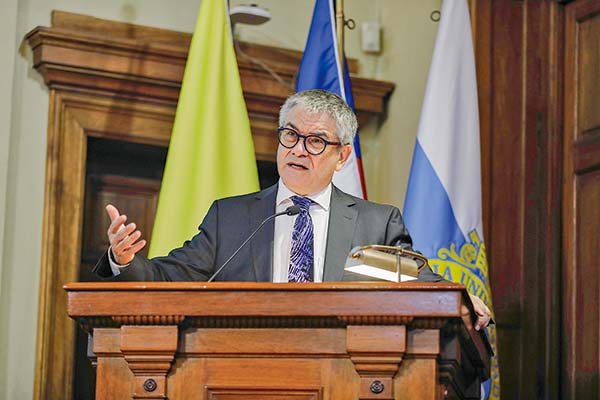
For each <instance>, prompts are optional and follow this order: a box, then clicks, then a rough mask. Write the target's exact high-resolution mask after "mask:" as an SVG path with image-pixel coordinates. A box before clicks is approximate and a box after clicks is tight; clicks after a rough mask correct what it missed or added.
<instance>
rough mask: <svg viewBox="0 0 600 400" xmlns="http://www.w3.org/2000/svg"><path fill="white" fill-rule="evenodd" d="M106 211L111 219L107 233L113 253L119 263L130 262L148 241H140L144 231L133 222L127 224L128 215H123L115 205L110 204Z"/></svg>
mask: <svg viewBox="0 0 600 400" xmlns="http://www.w3.org/2000/svg"><path fill="white" fill-rule="evenodd" d="M106 212H107V213H108V216H109V217H110V221H111V222H110V226H109V227H108V232H107V234H108V241H109V242H110V246H111V250H112V255H113V257H114V259H115V261H116V263H117V264H119V265H126V264H129V263H130V262H131V261H132V260H133V257H134V256H135V253H137V252H138V251H140V250H141V249H143V248H144V246H145V245H146V241H145V240H140V241H139V242H138V239H139V238H140V237H141V236H142V233H141V232H140V231H138V230H136V229H135V228H136V226H135V223H133V222H132V223H130V224H127V225H125V222H126V221H127V216H126V215H121V214H120V213H119V210H117V208H116V207H115V206H113V205H112V204H108V205H107V206H106Z"/></svg>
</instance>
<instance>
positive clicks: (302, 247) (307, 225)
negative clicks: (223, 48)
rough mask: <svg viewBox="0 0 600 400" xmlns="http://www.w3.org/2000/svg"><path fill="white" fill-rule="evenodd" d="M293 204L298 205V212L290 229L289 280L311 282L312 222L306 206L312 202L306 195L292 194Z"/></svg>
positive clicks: (312, 255) (312, 253) (312, 258)
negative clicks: (291, 229) (292, 228)
mask: <svg viewBox="0 0 600 400" xmlns="http://www.w3.org/2000/svg"><path fill="white" fill-rule="evenodd" d="M292 201H293V202H294V205H295V206H298V207H300V209H301V211H300V214H298V216H297V217H296V221H295V222H294V230H293V231H292V250H291V252H290V268H289V270H288V281H289V282H312V280H313V265H314V252H313V242H314V234H313V223H312V219H311V218H310V214H309V213H308V208H309V207H310V205H311V203H312V202H313V201H312V200H311V199H309V198H307V197H300V196H293V197H292Z"/></svg>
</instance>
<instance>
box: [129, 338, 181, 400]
mask: <svg viewBox="0 0 600 400" xmlns="http://www.w3.org/2000/svg"><path fill="white" fill-rule="evenodd" d="M176 351H177V326H123V327H122V328H121V352H122V353H123V356H124V358H125V361H127V364H128V366H129V369H130V370H131V372H133V374H134V375H135V379H134V381H133V388H132V389H133V390H132V391H133V398H134V399H166V398H167V396H166V395H167V373H168V372H169V370H170V369H171V363H172V362H173V360H174V359H175V352H176Z"/></svg>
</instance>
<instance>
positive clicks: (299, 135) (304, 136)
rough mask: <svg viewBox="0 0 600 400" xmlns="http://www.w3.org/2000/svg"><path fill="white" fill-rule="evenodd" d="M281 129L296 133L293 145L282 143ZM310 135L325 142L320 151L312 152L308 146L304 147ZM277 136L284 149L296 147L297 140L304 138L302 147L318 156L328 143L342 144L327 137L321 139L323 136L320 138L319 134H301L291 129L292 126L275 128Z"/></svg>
mask: <svg viewBox="0 0 600 400" xmlns="http://www.w3.org/2000/svg"><path fill="white" fill-rule="evenodd" d="M283 131H292V132H294V133H295V134H296V138H297V140H296V143H294V144H293V145H291V146H288V145H286V144H284V143H283V142H282V141H281V132H283ZM311 137H315V138H317V139H319V140H322V141H323V142H324V143H325V146H324V147H323V150H321V151H320V152H318V153H315V152H313V151H310V150H309V149H308V147H306V139H308V138H311ZM277 138H278V139H279V144H281V145H282V146H283V147H285V148H286V149H293V148H294V147H296V145H297V144H298V142H299V141H300V139H304V143H302V145H303V146H304V149H306V151H307V152H308V153H309V154H312V155H313V156H318V155H319V154H323V152H324V151H325V149H327V146H330V145H331V146H333V145H335V146H341V145H342V142H331V141H329V140H327V139H323V138H322V137H321V136H319V135H314V134H310V135H303V134H301V133H299V132H297V131H296V130H295V129H292V128H286V127H284V126H282V127H279V128H277Z"/></svg>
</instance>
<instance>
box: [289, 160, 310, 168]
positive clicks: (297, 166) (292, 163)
mask: <svg viewBox="0 0 600 400" xmlns="http://www.w3.org/2000/svg"><path fill="white" fill-rule="evenodd" d="M287 165H288V166H289V167H291V168H293V169H298V170H307V169H308V168H307V167H305V166H304V165H302V164H298V163H295V162H289V163H288V164H287Z"/></svg>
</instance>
